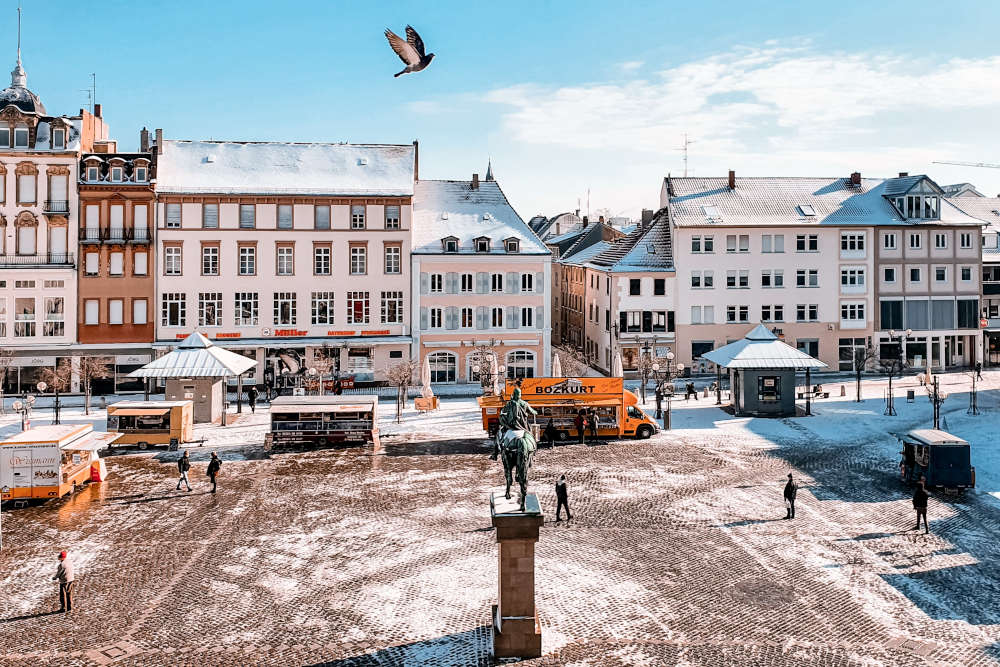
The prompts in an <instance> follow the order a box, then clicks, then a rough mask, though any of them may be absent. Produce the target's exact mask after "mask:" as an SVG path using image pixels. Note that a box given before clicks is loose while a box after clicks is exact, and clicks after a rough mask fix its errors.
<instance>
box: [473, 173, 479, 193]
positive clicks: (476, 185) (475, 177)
mask: <svg viewBox="0 0 1000 667" xmlns="http://www.w3.org/2000/svg"><path fill="white" fill-rule="evenodd" d="M472 189H473V190H478V189H479V174H473V175H472Z"/></svg>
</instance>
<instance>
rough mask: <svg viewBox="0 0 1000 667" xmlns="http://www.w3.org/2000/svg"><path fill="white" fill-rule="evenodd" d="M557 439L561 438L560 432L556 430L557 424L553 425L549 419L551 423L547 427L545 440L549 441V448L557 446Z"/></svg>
mask: <svg viewBox="0 0 1000 667" xmlns="http://www.w3.org/2000/svg"><path fill="white" fill-rule="evenodd" d="M557 437H559V431H558V430H557V429H556V426H555V424H553V423H552V419H551V418H549V423H548V424H546V425H545V439H546V440H548V441H549V447H555V446H556V438H557Z"/></svg>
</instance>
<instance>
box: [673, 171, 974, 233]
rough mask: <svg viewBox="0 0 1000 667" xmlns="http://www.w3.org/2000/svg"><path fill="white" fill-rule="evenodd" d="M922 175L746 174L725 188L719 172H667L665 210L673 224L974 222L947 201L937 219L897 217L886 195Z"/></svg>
mask: <svg viewBox="0 0 1000 667" xmlns="http://www.w3.org/2000/svg"><path fill="white" fill-rule="evenodd" d="M924 179H926V176H907V177H903V178H890V179H883V178H863V179H861V182H860V184H859V185H853V184H851V180H850V178H799V177H749V178H737V179H736V187H735V188H733V189H730V188H729V181H728V178H725V177H721V178H694V177H691V178H676V177H671V178H670V181H669V183H670V188H671V191H672V195H671V197H670V209H671V210H670V214H671V219H672V220H673V222H674V224H675V225H677V226H678V227H703V226H720V227H727V226H732V227H747V226H780V225H785V226H802V227H805V226H809V225H843V226H846V225H919V224H941V223H944V224H977V223H976V221H975V220H973V219H972V218H971V217H970V216H968V215H966V214H964V213H963V212H962V211H960V210H958V209H957V208H955V207H954V206H949V205H947V204H942V206H941V211H940V214H941V217H940V219H939V220H922V219H913V220H907V219H905V218H903V217H902V216H901V215H900V214H899V212H898V211H896V209H895V207H894V206H893V205H892V204H891V203H890V202H889V200H888V199H886V197H887V196H890V195H891V194H893V193H896V194H899V193H902V192H906V191H908V190H909V189H911V188H913V186H914V185H915V184H916V183H918V182H920V181H921V180H924ZM927 180H930V179H927ZM934 187H935V188H937V186H936V185H935V186H934Z"/></svg>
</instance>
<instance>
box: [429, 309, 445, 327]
mask: <svg viewBox="0 0 1000 667" xmlns="http://www.w3.org/2000/svg"><path fill="white" fill-rule="evenodd" d="M430 315H431V320H430V321H431V329H440V328H441V327H442V326H443V323H442V320H443V313H442V311H441V309H440V308H431V309H430Z"/></svg>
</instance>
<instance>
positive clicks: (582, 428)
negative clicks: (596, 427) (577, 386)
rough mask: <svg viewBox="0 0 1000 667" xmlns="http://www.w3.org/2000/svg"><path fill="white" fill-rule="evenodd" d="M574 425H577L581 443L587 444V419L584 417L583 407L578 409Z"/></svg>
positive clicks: (577, 433)
mask: <svg viewBox="0 0 1000 667" xmlns="http://www.w3.org/2000/svg"><path fill="white" fill-rule="evenodd" d="M573 425H574V426H576V435H577V437H578V438H579V439H580V440H579V442H580V444H581V445H582V444H585V439H584V438H585V436H586V427H587V419H586V417H584V413H583V408H580V409H579V410H577V411H576V417H575V418H574V419H573Z"/></svg>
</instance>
